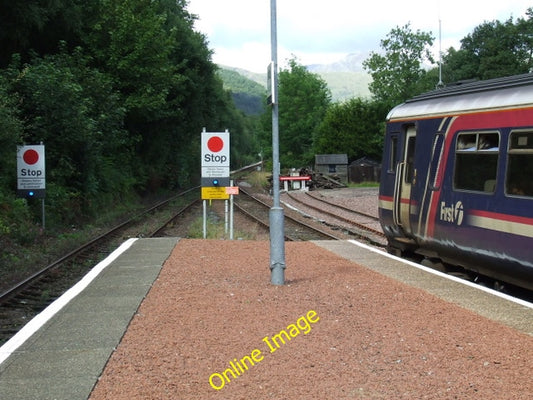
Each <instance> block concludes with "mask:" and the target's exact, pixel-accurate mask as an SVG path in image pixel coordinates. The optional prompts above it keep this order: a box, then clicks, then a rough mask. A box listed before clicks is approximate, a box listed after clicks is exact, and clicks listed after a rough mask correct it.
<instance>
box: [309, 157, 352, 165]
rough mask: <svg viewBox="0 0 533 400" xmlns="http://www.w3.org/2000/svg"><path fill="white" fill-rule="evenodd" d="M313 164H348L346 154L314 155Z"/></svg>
mask: <svg viewBox="0 0 533 400" xmlns="http://www.w3.org/2000/svg"><path fill="white" fill-rule="evenodd" d="M315 164H317V165H321V164H348V155H347V154H315Z"/></svg>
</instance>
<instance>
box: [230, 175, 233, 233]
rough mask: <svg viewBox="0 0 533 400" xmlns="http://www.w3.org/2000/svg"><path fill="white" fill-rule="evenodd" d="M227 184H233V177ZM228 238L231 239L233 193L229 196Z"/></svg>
mask: <svg viewBox="0 0 533 400" xmlns="http://www.w3.org/2000/svg"><path fill="white" fill-rule="evenodd" d="M229 185H230V186H233V179H231V180H230V181H229ZM229 204H230V206H229V240H233V195H232V194H231V195H230V196H229Z"/></svg>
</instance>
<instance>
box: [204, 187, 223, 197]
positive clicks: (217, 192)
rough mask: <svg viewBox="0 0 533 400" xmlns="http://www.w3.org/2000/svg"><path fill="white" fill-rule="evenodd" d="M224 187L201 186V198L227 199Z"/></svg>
mask: <svg viewBox="0 0 533 400" xmlns="http://www.w3.org/2000/svg"><path fill="white" fill-rule="evenodd" d="M227 199H229V194H228V193H226V187H225V186H224V187H210V186H209V187H202V200H227Z"/></svg>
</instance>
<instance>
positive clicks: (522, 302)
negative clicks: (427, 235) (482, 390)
mask: <svg viewBox="0 0 533 400" xmlns="http://www.w3.org/2000/svg"><path fill="white" fill-rule="evenodd" d="M348 242H350V243H352V244H355V245H356V246H359V247H362V248H364V249H367V250H370V251H373V252H374V253H378V254H381V255H382V256H385V257H388V258H391V259H393V260H396V261H399V262H402V263H404V264H407V265H410V266H412V267H415V268H418V269H421V270H422V271H425V272H429V273H430V274H433V275H437V276H440V277H442V278H445V279H449V280H451V281H454V282H457V283H460V284H462V285H466V286H470V287H471V288H474V289H477V290H481V291H483V292H487V293H490V294H491V295H494V296H497V297H501V298H502V299H505V300H507V301H512V302H513V303H516V304H519V305H521V306H524V307H527V308H531V309H533V303H530V302H528V301H525V300H521V299H517V298H515V297H512V296H509V295H507V294H505V293H502V292H498V291H497V290H493V289H490V288H487V287H485V286H481V285H478V284H476V283H473V282H470V281H467V280H464V279H461V278H458V277H456V276H453V275H448V274H445V273H444V272H440V271H437V270H434V269H432V268H428V267H425V266H423V265H420V264H417V263H415V262H412V261H408V260H404V259H403V258H400V257H396V256H393V255H392V254H389V253H387V252H385V251H382V250H379V249H376V248H374V247H371V246H368V245H366V244H364V243H360V242H358V241H356V240H353V239H350V240H348Z"/></svg>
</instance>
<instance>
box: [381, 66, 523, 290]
mask: <svg viewBox="0 0 533 400" xmlns="http://www.w3.org/2000/svg"><path fill="white" fill-rule="evenodd" d="M379 215H380V221H381V225H382V227H383V231H384V233H385V235H386V236H387V239H388V243H389V250H390V251H391V252H394V253H398V254H400V253H401V254H403V253H415V254H419V255H421V256H423V257H425V259H426V260H427V262H430V263H432V264H433V265H439V266H440V267H441V268H443V267H446V268H452V267H450V266H455V267H453V268H459V269H458V270H460V271H464V272H466V273H468V274H469V275H472V276H478V277H489V278H492V279H493V280H494V282H496V283H498V282H506V283H510V284H513V285H517V286H520V287H523V288H527V289H529V290H533V74H524V75H517V76H513V77H508V78H501V79H493V80H487V81H478V82H471V83H465V84H462V85H454V86H449V87H446V88H443V89H438V90H435V91H432V92H429V93H426V94H423V95H420V96H417V97H415V98H413V99H411V100H409V101H407V102H405V103H403V104H401V105H398V106H397V107H395V108H393V109H392V110H391V111H390V112H389V115H388V116H387V128H386V137H385V146H384V152H383V165H382V171H381V180H380V189H379Z"/></svg>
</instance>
